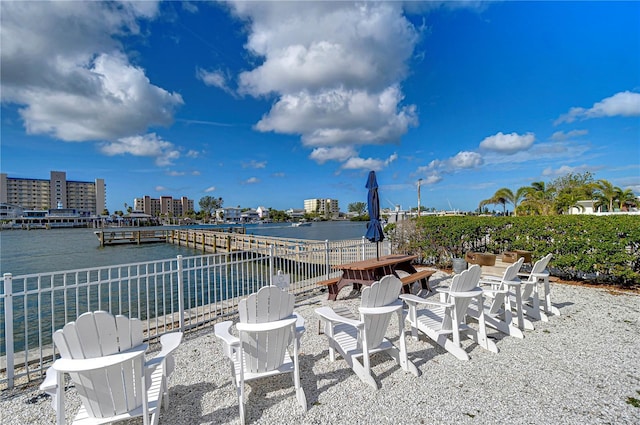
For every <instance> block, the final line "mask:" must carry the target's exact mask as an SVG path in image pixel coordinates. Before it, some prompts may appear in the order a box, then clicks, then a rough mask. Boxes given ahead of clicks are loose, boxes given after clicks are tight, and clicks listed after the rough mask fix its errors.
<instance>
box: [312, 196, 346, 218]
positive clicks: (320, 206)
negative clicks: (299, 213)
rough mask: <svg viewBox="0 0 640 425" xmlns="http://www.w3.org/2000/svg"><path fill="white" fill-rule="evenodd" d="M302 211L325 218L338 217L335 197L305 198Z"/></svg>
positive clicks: (338, 210) (338, 209) (338, 212)
mask: <svg viewBox="0 0 640 425" xmlns="http://www.w3.org/2000/svg"><path fill="white" fill-rule="evenodd" d="M304 212H306V213H308V214H318V215H319V216H322V217H326V218H338V216H339V215H340V208H339V207H338V200H337V199H317V198H316V199H305V200H304Z"/></svg>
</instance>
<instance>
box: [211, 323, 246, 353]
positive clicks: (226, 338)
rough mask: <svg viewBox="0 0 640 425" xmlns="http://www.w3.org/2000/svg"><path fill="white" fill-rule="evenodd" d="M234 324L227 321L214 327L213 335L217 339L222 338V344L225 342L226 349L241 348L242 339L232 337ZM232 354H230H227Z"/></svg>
mask: <svg viewBox="0 0 640 425" xmlns="http://www.w3.org/2000/svg"><path fill="white" fill-rule="evenodd" d="M232 324H233V323H232V322H231V321H228V320H227V321H225V322H220V323H216V324H215V325H214V326H213V333H214V335H215V336H216V338H220V339H221V340H222V342H224V344H225V347H239V346H240V338H238V337H236V336H234V335H231V332H229V330H230V329H231V325H232ZM227 354H230V353H227Z"/></svg>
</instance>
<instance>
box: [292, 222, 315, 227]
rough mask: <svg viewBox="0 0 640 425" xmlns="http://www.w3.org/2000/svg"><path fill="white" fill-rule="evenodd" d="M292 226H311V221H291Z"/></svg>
mask: <svg viewBox="0 0 640 425" xmlns="http://www.w3.org/2000/svg"><path fill="white" fill-rule="evenodd" d="M291 226H292V227H303V226H304V227H306V226H311V222H309V221H299V222H297V223H292V224H291Z"/></svg>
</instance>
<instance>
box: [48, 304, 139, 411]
mask: <svg viewBox="0 0 640 425" xmlns="http://www.w3.org/2000/svg"><path fill="white" fill-rule="evenodd" d="M53 340H54V343H55V345H56V347H57V348H58V350H59V351H60V355H61V356H62V357H63V358H71V359H90V358H97V357H103V356H107V355H111V354H115V353H118V352H121V351H125V350H128V349H130V348H133V347H136V346H138V345H140V344H142V342H143V332H142V322H141V321H140V320H138V319H129V318H127V317H124V316H116V317H114V316H112V315H111V314H109V313H108V312H105V311H97V312H88V313H84V314H82V315H81V316H80V317H78V319H76V321H75V322H70V323H67V324H66V325H65V326H64V327H63V328H62V329H61V330H58V331H56V332H55V333H54V335H53ZM69 375H70V377H71V379H72V381H73V382H74V383H75V384H76V389H77V391H78V394H79V396H80V399H81V400H82V404H83V405H84V406H85V408H86V410H87V413H88V414H89V416H92V417H95V418H107V417H112V416H115V415H119V414H122V413H126V412H129V411H132V410H134V409H136V408H138V407H140V406H142V386H143V384H142V383H144V382H145V377H144V356H139V357H137V358H135V359H133V360H130V361H127V362H123V363H119V364H116V365H112V366H109V367H105V368H102V369H97V370H92V371H87V372H80V373H75V372H74V373H70V374H69Z"/></svg>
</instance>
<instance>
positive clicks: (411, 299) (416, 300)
mask: <svg viewBox="0 0 640 425" xmlns="http://www.w3.org/2000/svg"><path fill="white" fill-rule="evenodd" d="M400 299H401V300H403V301H406V302H407V303H409V304H413V305H415V304H431V305H437V306H441V307H452V306H453V304H451V303H444V302H441V301H435V300H429V299H426V298H421V297H419V296H417V295H413V294H400Z"/></svg>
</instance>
